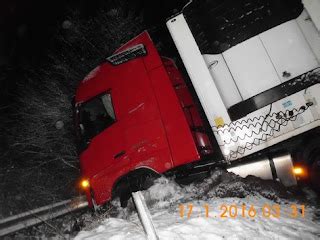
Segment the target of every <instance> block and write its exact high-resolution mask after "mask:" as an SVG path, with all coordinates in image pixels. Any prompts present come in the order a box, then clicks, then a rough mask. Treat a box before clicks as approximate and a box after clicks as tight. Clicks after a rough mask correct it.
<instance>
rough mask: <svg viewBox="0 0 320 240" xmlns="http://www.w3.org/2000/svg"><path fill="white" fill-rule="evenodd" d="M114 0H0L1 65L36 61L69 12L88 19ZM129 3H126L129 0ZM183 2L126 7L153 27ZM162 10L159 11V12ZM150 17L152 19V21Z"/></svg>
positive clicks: (138, 0)
mask: <svg viewBox="0 0 320 240" xmlns="http://www.w3.org/2000/svg"><path fill="white" fill-rule="evenodd" d="M112 1H113V2H114V1H116V0H95V1H90V0H65V1H64V0H55V1H41V0H28V1H23V0H2V1H1V2H0V66H3V65H8V64H9V65H16V64H18V63H20V62H21V61H30V60H32V61H37V60H38V57H40V56H41V54H43V52H44V50H45V49H46V47H47V46H48V44H50V39H51V36H52V34H53V33H54V30H55V27H56V26H57V23H59V22H62V21H63V20H64V17H65V16H66V14H67V11H68V9H71V8H73V9H78V10H79V11H80V13H81V15H82V17H83V18H90V17H91V16H93V15H94V14H95V11H96V10H97V9H98V8H99V7H100V6H101V4H104V5H106V3H108V2H112ZM128 1H129V0H128ZM184 2H186V0H177V1H172V0H171V1H170V0H165V1H163V0H162V1H160V0H159V1H147V0H130V1H129V5H133V6H132V7H135V8H140V9H148V10H147V11H144V12H145V14H144V15H145V18H146V19H147V21H150V22H151V24H153V22H154V21H156V20H155V19H157V17H158V18H160V17H162V14H163V12H168V9H170V8H171V9H173V8H179V7H180V6H181V5H183V4H184ZM160 9H161V10H160ZM151 18H153V19H151Z"/></svg>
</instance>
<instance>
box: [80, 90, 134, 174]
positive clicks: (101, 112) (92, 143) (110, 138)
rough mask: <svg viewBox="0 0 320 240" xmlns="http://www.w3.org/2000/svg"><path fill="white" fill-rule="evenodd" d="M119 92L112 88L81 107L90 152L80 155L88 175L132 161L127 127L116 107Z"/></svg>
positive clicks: (84, 142)
mask: <svg viewBox="0 0 320 240" xmlns="http://www.w3.org/2000/svg"><path fill="white" fill-rule="evenodd" d="M116 93H117V90H116V89H114V90H112V89H110V90H108V91H105V92H102V93H101V94H99V95H97V96H95V97H93V98H92V99H90V100H88V101H86V102H84V103H82V104H81V106H80V108H79V115H80V116H79V117H80V124H79V125H80V131H81V135H82V141H83V145H86V149H85V150H84V151H83V152H82V154H81V155H80V160H81V169H82V170H83V174H84V175H86V176H88V177H89V176H90V177H92V176H94V175H96V174H97V173H99V172H100V171H102V170H104V169H107V168H112V167H114V165H118V164H119V163H120V162H122V160H128V156H127V154H126V150H125V143H124V137H123V127H122V123H121V121H118V119H117V116H116V112H115V109H114V104H113V95H116Z"/></svg>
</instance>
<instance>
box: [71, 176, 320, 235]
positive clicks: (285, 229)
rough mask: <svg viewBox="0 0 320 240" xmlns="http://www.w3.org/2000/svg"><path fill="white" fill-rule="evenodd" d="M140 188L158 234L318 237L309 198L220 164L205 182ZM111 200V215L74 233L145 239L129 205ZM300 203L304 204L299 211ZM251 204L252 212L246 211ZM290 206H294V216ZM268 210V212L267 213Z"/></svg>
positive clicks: (164, 182) (316, 219)
mask: <svg viewBox="0 0 320 240" xmlns="http://www.w3.org/2000/svg"><path fill="white" fill-rule="evenodd" d="M143 194H144V197H145V199H146V201H147V205H148V207H149V209H150V212H151V215H152V218H153V221H154V225H155V227H156V229H157V232H158V235H159V237H160V239H319V238H320V228H319V227H320V221H319V217H317V215H316V212H317V211H318V210H317V209H316V207H315V206H314V205H313V204H311V203H310V202H308V200H302V201H301V199H300V200H298V199H295V200H293V199H294V198H293V195H292V193H290V192H289V191H288V190H287V189H285V188H284V187H282V186H281V185H279V184H275V183H274V182H271V181H263V180H260V179H257V178H254V177H249V178H246V179H242V178H239V177H237V176H236V175H234V174H230V173H226V172H224V171H220V170H219V171H215V172H214V173H213V174H212V175H211V177H210V178H208V179H206V180H205V181H204V182H202V183H194V184H191V185H189V186H186V187H181V186H179V185H178V184H176V183H175V182H174V181H172V180H168V179H165V178H160V179H158V180H157V181H156V182H155V184H154V185H153V186H152V187H151V188H150V189H148V190H147V191H144V192H143ZM288 199H291V200H288ZM304 201H305V202H304ZM113 205H114V208H115V209H116V211H115V212H114V213H113V214H110V215H109V216H113V217H109V218H106V219H104V220H103V221H101V222H100V223H99V226H95V224H92V225H91V226H87V229H86V230H83V231H81V232H80V233H79V234H78V235H77V236H76V238H75V239H117V240H119V239H145V235H144V232H143V228H142V226H141V224H140V222H139V218H138V216H137V214H136V213H135V211H134V210H133V205H132V204H129V206H128V207H127V209H124V210H123V209H121V208H120V207H119V204H118V203H117V202H115V201H114V202H113ZM191 205H192V211H191V212H190V206H191ZM223 205H224V206H225V207H223ZM301 205H304V206H305V207H304V217H302V207H301ZM182 206H183V208H184V211H183V212H182V211H181V209H182ZM231 206H233V208H232V211H231V209H230V207H231ZM244 206H245V207H244ZM251 206H253V207H254V210H255V211H256V214H255V215H254V216H253V215H252V216H251V217H250V216H249V212H248V211H249V209H250V207H251ZM235 207H236V208H237V210H235ZM292 207H297V209H298V211H296V215H297V216H296V217H295V218H293V217H292V216H291V215H292V214H293V209H292ZM224 208H228V210H227V211H226V214H225V215H226V216H227V217H223V216H224V214H223V212H224ZM279 208H280V212H277V209H279ZM229 209H230V211H231V212H229ZM269 209H270V210H271V212H268V211H267V210H269ZM235 211H237V214H235ZM182 213H183V214H182ZM188 213H189V216H188ZM252 213H253V212H251V214H252ZM270 213H271V214H273V215H271V216H270V217H267V216H268V215H269V214H270ZM277 213H279V214H280V216H278V217H277V216H276V215H277ZM232 216H233V217H232Z"/></svg>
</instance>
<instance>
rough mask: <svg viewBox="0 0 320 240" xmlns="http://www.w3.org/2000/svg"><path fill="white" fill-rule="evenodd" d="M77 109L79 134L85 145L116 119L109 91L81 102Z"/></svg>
mask: <svg viewBox="0 0 320 240" xmlns="http://www.w3.org/2000/svg"><path fill="white" fill-rule="evenodd" d="M79 110H80V112H79V117H80V121H79V128H80V135H81V138H82V139H81V140H82V141H84V142H85V143H86V145H87V144H88V143H89V142H90V140H91V139H92V138H93V137H95V136H96V135H98V134H99V133H101V132H102V131H103V130H104V129H106V128H108V127H110V126H111V125H112V124H113V123H114V122H115V120H116V118H115V114H114V109H113V105H112V99H111V94H109V93H104V94H101V95H99V96H97V97H94V98H92V99H91V100H89V101H87V102H85V103H83V104H81V106H80V109H79Z"/></svg>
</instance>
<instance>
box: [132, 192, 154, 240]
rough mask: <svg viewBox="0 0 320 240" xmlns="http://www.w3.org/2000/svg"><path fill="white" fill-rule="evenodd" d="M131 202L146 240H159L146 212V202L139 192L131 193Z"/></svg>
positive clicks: (148, 213)
mask: <svg viewBox="0 0 320 240" xmlns="http://www.w3.org/2000/svg"><path fill="white" fill-rule="evenodd" d="M132 198H133V202H134V204H135V206H136V208H137V212H138V214H139V217H140V221H141V224H142V226H143V228H144V231H145V233H146V235H147V238H148V240H159V237H158V235H157V232H156V229H155V227H154V225H153V222H152V219H151V215H150V212H149V210H148V207H147V204H146V201H145V200H144V197H143V195H142V193H141V192H140V191H138V192H133V193H132Z"/></svg>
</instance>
